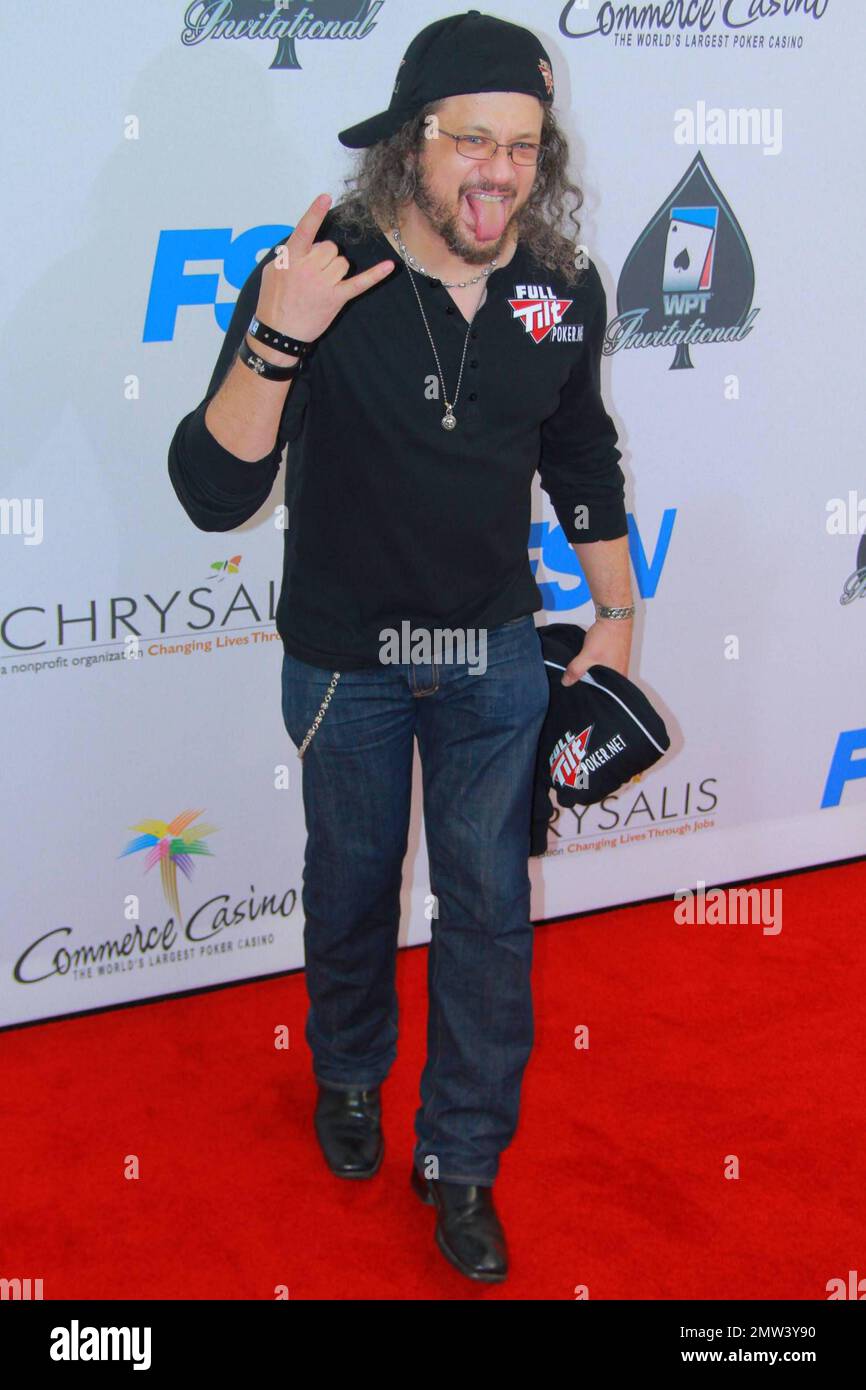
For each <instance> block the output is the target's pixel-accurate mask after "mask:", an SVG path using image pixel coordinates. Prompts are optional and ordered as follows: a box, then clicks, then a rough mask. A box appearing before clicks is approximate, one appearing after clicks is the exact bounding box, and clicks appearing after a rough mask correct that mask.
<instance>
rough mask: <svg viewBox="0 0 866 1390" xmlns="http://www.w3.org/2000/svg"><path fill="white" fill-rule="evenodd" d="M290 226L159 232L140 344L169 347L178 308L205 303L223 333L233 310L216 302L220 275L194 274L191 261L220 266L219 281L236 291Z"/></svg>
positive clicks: (230, 304) (230, 302) (228, 304)
mask: <svg viewBox="0 0 866 1390" xmlns="http://www.w3.org/2000/svg"><path fill="white" fill-rule="evenodd" d="M293 231H294V227H292V226H287V225H285V224H284V223H282V222H275V223H263V224H262V225H261V226H259V227H250V228H249V230H248V231H246V232H241V233H240V234H239V235H238V236H233V234H232V229H231V227H197V228H193V229H190V230H187V231H174V230H168V231H162V232H160V234H159V241H158V242H157V247H156V255H155V257H154V263H153V274H152V275H151V278H150V294H149V296H148V300H147V312H146V314H145V319H144V332H143V334H142V342H145V343H169V342H171V340H172V338H173V337H174V331H175V324H176V322H177V311H178V309H180V308H181V306H182V305H183V306H185V305H193V304H209V305H211V306H212V307H213V311H214V316H215V318H216V321H217V324H218V326H219V327H220V328H221V329H222V330H223V332H225V331H226V329H227V328H228V326H229V324H230V323H231V318H232V313H233V311H234V307H235V301H234V300H233V299H226V300H220V301H219V302H217V294H218V293H219V287H220V277H219V275H218V274H217V273H215V272H214V271H212V270H208V271H205V270H195V269H194V266H195V264H196V262H201V261H209V262H217V263H221V264H222V268H223V271H222V273H223V277H224V278H225V279H226V280H227V281H228V283H229V284H230V285H232V286H233V287H234V288H235V289H236V290H240V289H241V288H242V286H243V284H244V281H245V280H246V279H247V277H248V276H249V275H250V274H251V272H252V271H253V270H254V269H255V266H256V264H257V262H258V260H259V259H260V255H259V253H260V252H262V251H266V252H267V251H270V250H271V248H272V247H273V246H275V245H276V243H277V242H279V241H282V240H283V239H284V238H285V237H287V236H288V235H289V234H290V233H291V232H293Z"/></svg>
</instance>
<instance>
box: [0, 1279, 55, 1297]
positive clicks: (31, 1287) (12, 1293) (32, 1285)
mask: <svg viewBox="0 0 866 1390" xmlns="http://www.w3.org/2000/svg"><path fill="white" fill-rule="evenodd" d="M44 1297H45V1295H44V1294H43V1292H42V1280H41V1279H0V1300H2V1299H4V1298H7V1299H19V1300H21V1301H22V1302H23V1301H26V1300H28V1299H30V1300H32V1299H38V1298H44Z"/></svg>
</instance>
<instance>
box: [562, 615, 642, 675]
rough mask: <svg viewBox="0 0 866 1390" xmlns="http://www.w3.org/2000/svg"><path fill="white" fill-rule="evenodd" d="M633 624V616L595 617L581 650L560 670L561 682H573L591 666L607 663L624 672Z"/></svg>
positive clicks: (629, 650) (629, 653) (627, 660)
mask: <svg viewBox="0 0 866 1390" xmlns="http://www.w3.org/2000/svg"><path fill="white" fill-rule="evenodd" d="M633 628H634V620H633V619H632V618H597V619H596V621H595V622H594V623H593V625H592V627H591V628H589V629H588V630H587V634H586V636H585V638H584V639H583V647H582V648H581V651H580V654H579V655H578V656H576V657H575V658H574V660H573V661H570V662H569V663H568V667H567V669H566V670H565V671H563V673H562V684H563V685H573V684H574V682H575V681H578V680H580V678H581V676H582V675H583V673H584V671H588V670H589V668H590V666H610V667H611V668H612V669H613V670H614V671H619V673H620V675H621V676H627V675H628V663H629V656H630V655H631V639H632V630H633Z"/></svg>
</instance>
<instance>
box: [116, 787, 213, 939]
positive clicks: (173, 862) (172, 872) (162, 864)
mask: <svg viewBox="0 0 866 1390" xmlns="http://www.w3.org/2000/svg"><path fill="white" fill-rule="evenodd" d="M200 815H201V811H181V813H180V815H178V816H175V818H174V820H172V821H164V820H143V821H139V823H138V825H133V826H131V827H130V829H132V830H138V831H139V832H140V833H139V834H138V835H136V837H135V839H134V840H130V842H129V844H128V845H127V846H126V848H125V849H124V850H122V851H121V853H120V854H119V855H118V856H117V857H118V859H122V858H123V856H124V855H125V854H135V853H137V851H138V850H142V849H143V850H147V854H146V856H145V861H144V868H145V872H147V870H148V869H152V868H153V866H154V864H158V865H159V873H160V877H161V879H162V891H163V892H164V893H165V898H166V902H167V903H168V905H169V907H170V908H171V910H172V912H173V913H174V914H175V920H176V921H177V924H178V926H179V927H183V918H182V917H181V915H180V899H179V897H178V893H177V871H178V869H180V871H181V873H182V874H185V875H186V877H187V878H192V866H193V860H192V856H193V855H194V854H211V853H212V851H211V850H210V849H208V847H207V845H206V844H205V843H204V840H203V836H205V835H212V834H213V832H214V831H215V830H216V829H217V827H216V826H215V825H193V824H192V822H193V821H194V820H195V818H196V816H200Z"/></svg>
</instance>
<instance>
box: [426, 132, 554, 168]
mask: <svg viewBox="0 0 866 1390" xmlns="http://www.w3.org/2000/svg"><path fill="white" fill-rule="evenodd" d="M437 129H438V132H439V134H440V135H447V136H448V137H449V139H451V140H455V141H456V142H457V153H458V154H462V155H465V156H466V158H467V159H492V158H493V156H494V155H495V154H496V151H497V150H500V149H502V150H507V151H508V154H509V157H510V159H511V162H512V164H540V163H541V160H542V157H543V155H544V152H545V146H544V145H533V144H530V143H528V142H527V141H525V140H514V141H513V142H512V143H511V144H510V145H503V144H502V143H500V142H497V141H496V140H494V139H492V137H491V138H488V137H486V136H484V135H453V134H452V133H451V131H450V130H443V129H442V127H441V126H438V127H437Z"/></svg>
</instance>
